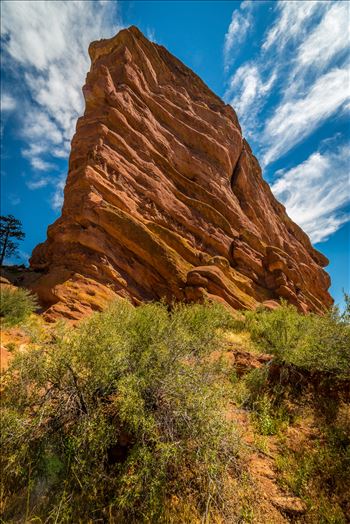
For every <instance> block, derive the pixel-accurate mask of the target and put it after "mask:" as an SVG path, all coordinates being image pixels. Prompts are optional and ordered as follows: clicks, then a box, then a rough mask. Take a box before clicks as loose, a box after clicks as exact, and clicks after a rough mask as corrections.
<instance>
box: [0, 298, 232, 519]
mask: <svg viewBox="0 0 350 524" xmlns="http://www.w3.org/2000/svg"><path fill="white" fill-rule="evenodd" d="M230 323H231V317H230V314H229V313H228V312H227V311H226V310H225V308H223V307H222V306H218V305H193V306H183V305H178V306H175V307H174V308H173V310H172V312H171V313H169V311H168V309H167V307H166V306H165V305H162V304H149V305H144V306H141V307H139V308H133V307H132V306H131V305H129V304H128V303H127V302H125V301H118V302H116V303H114V304H113V305H111V307H110V308H109V309H108V310H107V311H106V312H104V313H102V314H95V315H94V316H92V317H91V318H90V319H89V320H87V321H85V322H84V323H83V324H81V325H80V326H79V327H77V328H76V329H75V330H71V329H66V328H65V327H64V326H62V325H61V326H58V327H57V329H56V332H55V333H54V335H53V339H52V340H51V341H50V342H48V343H41V344H35V345H34V346H33V347H32V348H31V349H30V348H28V349H27V350H26V351H24V352H23V351H22V352H18V353H17V355H16V356H15V357H14V359H13V361H12V363H11V365H10V367H9V369H8V370H7V372H6V373H5V374H4V377H3V385H2V390H3V402H2V437H1V438H2V450H1V461H2V464H1V470H2V476H3V478H2V481H3V483H2V486H3V493H2V499H3V500H2V505H3V509H4V512H3V513H4V515H5V520H6V519H7V520H6V521H11V522H16V521H18V520H20V521H22V520H23V519H24V520H25V521H26V522H30V521H31V519H34V518H35V517H36V518H44V520H45V522H78V521H79V522H80V521H84V522H88V521H97V520H98V519H103V520H106V521H110V522H130V523H131V522H176V521H177V522H179V521H181V520H176V515H177V514H178V512H179V509H180V515H181V512H182V514H188V520H187V522H191V521H193V522H197V521H199V519H200V518H203V519H210V518H211V517H210V516H211V515H217V516H221V518H223V519H224V520H225V518H226V517H225V515H226V513H227V512H228V511H229V507H230V504H232V501H231V502H230V499H229V497H228V487H227V483H228V482H229V478H230V476H232V477H234V476H235V474H236V473H237V472H238V471H239V466H238V458H237V457H238V448H239V440H238V437H237V435H236V432H235V428H234V426H233V424H232V422H229V421H227V420H226V418H225V409H226V406H227V403H228V401H229V398H230V396H231V392H230V388H229V381H228V380H227V381H225V380H222V378H223V376H225V367H224V364H223V363H222V362H221V361H220V359H219V361H215V362H212V361H211V359H209V358H208V357H209V355H210V353H211V352H212V351H213V350H214V349H217V348H218V347H219V346H220V338H219V335H218V333H220V332H221V331H222V329H223V328H225V327H227V326H229V325H230ZM219 328H220V329H219ZM219 375H220V377H221V379H220V380H219V379H218V377H219ZM181 508H182V509H181ZM191 515H192V516H191ZM226 516H227V515H226ZM21 519H22V520H21Z"/></svg>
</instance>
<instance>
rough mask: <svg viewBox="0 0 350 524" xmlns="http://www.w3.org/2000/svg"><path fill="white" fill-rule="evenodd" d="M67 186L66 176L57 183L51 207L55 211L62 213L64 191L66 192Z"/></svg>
mask: <svg viewBox="0 0 350 524" xmlns="http://www.w3.org/2000/svg"><path fill="white" fill-rule="evenodd" d="M65 184H66V177H65V176H61V177H60V178H59V180H58V182H57V181H56V188H55V191H54V192H53V193H52V195H51V200H50V203H51V207H52V209H54V210H55V211H60V209H61V207H62V205H63V190H64V186H65Z"/></svg>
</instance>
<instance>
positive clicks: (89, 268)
mask: <svg viewBox="0 0 350 524" xmlns="http://www.w3.org/2000/svg"><path fill="white" fill-rule="evenodd" d="M89 52H90V57H91V62H92V64H91V70H90V72H89V73H88V75H87V79H86V84H85V86H84V88H83V92H84V97H85V102H86V109H85V114H84V116H83V117H81V118H79V120H78V122H77V128H76V133H75V136H74V138H73V140H72V148H71V155H70V161H69V174H68V180H67V184H66V187H65V193H64V195H65V196H64V205H63V210H62V216H61V217H60V218H59V219H58V220H57V221H56V222H55V223H54V224H53V225H52V226H50V227H49V228H48V238H47V240H46V242H45V243H43V244H40V245H39V246H37V247H36V248H35V250H34V252H33V256H32V258H31V266H32V268H35V269H37V270H38V269H39V270H41V271H42V272H43V275H42V277H41V278H40V279H39V280H38V281H36V283H35V290H36V291H37V292H38V294H39V296H40V299H41V301H42V303H43V304H44V305H45V306H46V307H47V316H48V318H50V317H52V318H55V317H57V316H61V315H63V316H66V317H68V318H72V319H78V318H80V317H81V316H82V315H84V314H86V313H88V312H90V311H92V310H99V309H101V308H103V307H104V306H105V305H106V304H107V303H108V301H109V300H110V299H111V298H112V297H114V296H120V297H125V298H128V299H130V300H131V301H132V302H133V303H134V304H138V303H140V302H142V301H150V300H157V299H160V298H163V297H164V298H165V299H166V300H168V301H172V300H186V301H192V300H195V301H197V300H202V299H203V298H204V297H209V298H213V299H216V300H219V301H222V302H224V303H226V304H227V305H229V306H231V307H232V308H235V309H237V308H254V307H256V306H257V305H258V304H259V303H264V302H266V303H267V304H268V305H269V307H273V306H274V304H275V301H276V300H278V299H279V298H280V297H283V298H285V299H286V300H288V301H289V302H291V303H293V304H295V305H297V306H298V308H299V309H300V310H302V311H307V310H311V311H316V312H321V311H322V310H323V309H324V307H325V306H329V305H330V304H331V303H332V299H331V297H330V295H329V294H328V292H327V289H328V287H329V285H330V279H329V276H328V274H327V273H326V272H325V271H324V270H323V269H322V267H323V266H325V265H327V263H328V261H327V259H326V258H325V257H324V256H323V255H322V254H320V253H319V252H318V251H316V250H315V249H314V248H313V247H312V246H311V244H310V241H309V238H308V237H307V235H306V234H305V233H304V232H303V231H302V230H301V229H300V228H299V227H298V226H297V225H296V224H294V222H292V220H291V219H290V218H289V217H288V216H287V214H286V212H285V209H284V207H283V206H282V205H281V204H280V203H279V202H277V201H276V199H275V198H274V196H273V195H272V193H271V190H270V188H269V186H268V184H267V183H266V182H265V181H264V180H263V178H262V175H261V169H260V166H259V163H258V161H257V159H256V158H255V157H254V155H253V154H252V151H251V149H250V147H249V145H248V143H247V142H246V141H245V140H244V139H243V137H242V133H241V128H240V125H239V123H238V120H237V116H236V114H235V112H234V110H233V109H232V107H231V106H229V105H226V104H225V103H224V102H223V101H222V100H220V99H219V98H218V97H217V96H216V95H215V94H214V93H213V92H212V91H211V90H210V89H209V88H208V87H207V86H206V85H205V84H204V83H203V81H202V80H201V79H200V78H199V77H198V76H197V75H195V74H194V73H193V72H192V71H191V70H190V69H188V68H187V67H186V66H185V65H184V64H182V63H181V62H180V61H179V60H177V59H176V58H175V57H174V56H173V55H171V54H170V53H169V52H168V51H167V50H166V49H165V48H164V47H162V46H159V45H157V44H154V43H152V42H150V41H148V40H147V39H146V38H145V37H144V36H143V35H142V33H140V31H139V30H138V29H137V28H135V27H131V28H129V29H126V30H123V31H121V32H120V33H119V34H118V35H117V36H115V37H114V38H111V39H109V40H101V41H98V42H94V43H92V44H91V45H90V49H89Z"/></svg>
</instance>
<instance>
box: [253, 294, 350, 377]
mask: <svg viewBox="0 0 350 524" xmlns="http://www.w3.org/2000/svg"><path fill="white" fill-rule="evenodd" d="M345 298H346V304H347V306H346V309H345V311H344V313H342V314H341V313H340V311H339V309H338V308H336V307H334V308H332V309H330V310H329V311H328V312H326V313H325V314H324V315H323V316H320V315H315V314H308V315H302V314H300V313H299V312H298V311H297V309H296V308H295V307H294V306H292V305H288V304H287V303H286V302H283V301H282V303H281V307H279V308H277V309H275V310H274V311H268V310H260V311H256V312H249V313H247V314H246V326H247V328H248V329H249V331H250V333H251V337H252V340H253V342H254V343H255V344H256V345H257V346H258V347H259V348H260V349H261V350H262V351H264V352H267V353H272V354H273V355H274V356H275V359H276V360H277V361H279V362H284V363H290V364H294V365H296V366H299V367H302V368H306V369H310V370H317V371H327V372H331V373H334V374H336V375H339V376H341V377H343V376H349V374H350V321H349V319H350V314H349V311H350V305H349V299H348V297H347V296H346V297H345Z"/></svg>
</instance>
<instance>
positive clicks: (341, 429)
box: [231, 296, 350, 524]
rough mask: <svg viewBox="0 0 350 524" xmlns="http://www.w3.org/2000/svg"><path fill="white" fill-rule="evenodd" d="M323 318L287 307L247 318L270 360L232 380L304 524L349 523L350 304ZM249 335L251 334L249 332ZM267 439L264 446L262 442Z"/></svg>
mask: <svg viewBox="0 0 350 524" xmlns="http://www.w3.org/2000/svg"><path fill="white" fill-rule="evenodd" d="M345 302H346V308H345V310H344V312H343V313H340V311H339V310H338V309H336V308H334V309H332V310H331V311H329V312H328V313H326V314H325V315H324V316H323V317H317V316H315V315H308V316H302V315H300V314H299V313H297V311H296V310H295V308H294V307H293V306H290V305H287V304H285V303H284V304H282V306H281V307H280V308H279V309H277V310H274V311H266V310H260V311H257V312H249V313H246V314H245V318H244V319H243V320H242V321H241V323H237V322H236V323H235V325H234V328H235V330H236V332H239V331H240V330H248V331H249V332H250V334H251V339H252V342H253V343H254V344H255V346H256V347H258V348H260V350H261V349H262V350H264V351H268V352H269V353H270V354H271V360H270V362H269V363H268V364H267V365H263V366H262V367H260V368H259V369H254V370H252V371H250V372H248V373H246V374H245V375H243V376H242V377H240V378H239V377H237V375H236V374H233V376H232V379H231V381H232V384H233V388H234V397H233V398H234V400H235V402H236V403H237V404H238V405H239V406H240V407H243V408H244V409H245V410H247V411H248V412H249V413H250V420H251V423H252V428H253V430H254V442H255V443H257V444H256V445H257V447H258V448H259V449H260V451H261V452H262V453H265V454H267V455H269V456H270V455H271V451H270V450H269V442H272V443H273V446H274V448H273V449H275V448H276V446H277V452H276V450H275V451H274V452H273V453H274V455H273V456H274V461H275V469H276V472H277V480H278V482H279V483H280V485H281V487H282V488H283V489H285V490H287V491H289V492H290V493H292V494H293V496H296V497H299V498H300V499H301V500H302V501H303V502H304V504H305V508H306V509H305V513H304V515H303V517H302V518H301V520H300V521H299V520H298V519H297V520H296V521H297V522H306V523H313V524H316V523H317V524H318V523H320V522H321V523H324V524H345V523H346V522H347V521H348V520H347V516H348V515H349V513H350V505H349V500H350V491H349V485H348V479H349V478H350V404H349V402H350V395H349V392H350V338H349V337H350V302H349V297H348V296H345ZM244 333H245V331H244ZM262 439H263V440H262Z"/></svg>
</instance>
